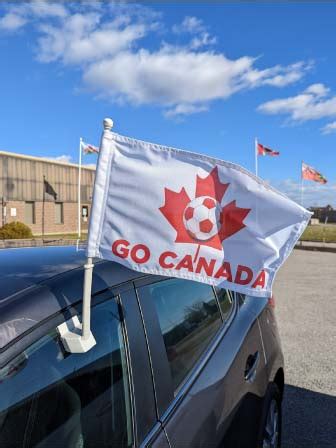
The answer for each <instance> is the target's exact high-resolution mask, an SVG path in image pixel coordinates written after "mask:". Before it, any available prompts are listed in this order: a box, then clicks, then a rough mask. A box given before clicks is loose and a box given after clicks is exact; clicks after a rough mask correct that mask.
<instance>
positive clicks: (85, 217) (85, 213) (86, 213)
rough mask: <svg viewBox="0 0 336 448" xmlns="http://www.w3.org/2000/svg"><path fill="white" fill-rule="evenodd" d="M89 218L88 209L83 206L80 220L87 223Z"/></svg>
mask: <svg viewBox="0 0 336 448" xmlns="http://www.w3.org/2000/svg"><path fill="white" fill-rule="evenodd" d="M88 216H89V207H88V206H87V205H83V207H82V218H83V220H84V221H87V218H88Z"/></svg>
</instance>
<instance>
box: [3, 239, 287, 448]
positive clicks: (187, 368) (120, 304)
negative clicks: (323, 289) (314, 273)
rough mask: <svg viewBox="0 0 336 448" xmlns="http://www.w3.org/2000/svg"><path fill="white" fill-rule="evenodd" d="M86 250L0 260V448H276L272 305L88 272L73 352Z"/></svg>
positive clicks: (29, 252)
mask: <svg viewBox="0 0 336 448" xmlns="http://www.w3.org/2000/svg"><path fill="white" fill-rule="evenodd" d="M84 260H85V258H84V252H83V251H79V252H76V250H75V248H72V247H67V248H61V247H54V248H40V249H33V248H29V249H11V250H2V251H0V446H1V447H3V448H11V447H15V448H17V447H48V448H49V447H50V448H52V447H60V448H61V447H62V448H66V447H69V448H73V447H74V448H88V447H90V448H91V447H94V448H96V447H97V448H98V447H118V448H119V447H135V446H136V447H138V446H151V447H155V448H158V447H166V448H175V447H183V448H184V447H205V448H210V447H239V448H240V447H249V448H251V447H278V446H280V432H281V401H282V393H283V387H284V371H283V356H282V353H281V347H280V342H279V336H278V331H277V327H276V322H275V318H274V310H273V307H274V304H273V302H272V301H271V300H267V299H260V298H252V297H244V296H242V295H240V294H236V293H233V292H231V291H228V290H225V289H218V288H217V289H216V288H212V287H211V286H208V285H205V284H201V283H196V282H191V281H187V280H178V279H174V278H167V277H158V276H148V275H142V274H141V273H137V272H134V271H130V270H128V269H126V268H124V267H122V266H121V265H118V264H115V263H112V262H105V261H103V262H102V261H101V262H97V264H96V265H95V268H94V276H93V289H92V291H93V296H92V331H93V334H94V336H95V338H96V341H97V344H96V346H95V347H94V348H93V349H91V350H90V351H89V352H87V353H84V354H70V353H68V352H66V351H65V350H64V347H63V345H62V343H61V340H60V337H59V334H58V329H57V328H58V326H59V325H60V324H62V323H63V322H64V321H67V320H69V319H70V318H71V317H72V316H74V315H79V316H80V314H81V299H82V283H83V269H82V267H81V266H82V265H83V263H84Z"/></svg>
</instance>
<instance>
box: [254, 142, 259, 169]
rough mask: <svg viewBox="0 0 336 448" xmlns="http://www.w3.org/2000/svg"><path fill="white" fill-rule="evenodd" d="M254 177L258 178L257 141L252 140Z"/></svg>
mask: <svg viewBox="0 0 336 448" xmlns="http://www.w3.org/2000/svg"><path fill="white" fill-rule="evenodd" d="M254 158H255V175H256V176H258V140H257V138H255V140H254Z"/></svg>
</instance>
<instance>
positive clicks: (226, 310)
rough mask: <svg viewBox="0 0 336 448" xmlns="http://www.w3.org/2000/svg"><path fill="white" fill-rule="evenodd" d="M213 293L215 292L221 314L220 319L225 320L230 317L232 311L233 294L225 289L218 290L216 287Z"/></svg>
mask: <svg viewBox="0 0 336 448" xmlns="http://www.w3.org/2000/svg"><path fill="white" fill-rule="evenodd" d="M215 291H216V294H217V298H218V302H219V306H220V309H221V312H222V317H223V319H224V320H226V319H227V318H228V317H229V316H230V314H231V311H232V306H233V299H232V296H233V293H232V292H231V291H228V290H227V289H224V288H218V287H215Z"/></svg>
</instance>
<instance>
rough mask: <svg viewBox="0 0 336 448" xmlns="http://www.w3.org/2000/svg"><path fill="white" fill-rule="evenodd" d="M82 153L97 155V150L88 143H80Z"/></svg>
mask: <svg viewBox="0 0 336 448" xmlns="http://www.w3.org/2000/svg"><path fill="white" fill-rule="evenodd" d="M82 151H83V152H84V154H98V153H99V148H97V146H94V145H90V143H85V142H82Z"/></svg>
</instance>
